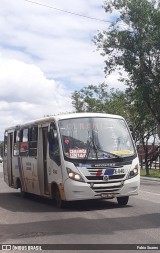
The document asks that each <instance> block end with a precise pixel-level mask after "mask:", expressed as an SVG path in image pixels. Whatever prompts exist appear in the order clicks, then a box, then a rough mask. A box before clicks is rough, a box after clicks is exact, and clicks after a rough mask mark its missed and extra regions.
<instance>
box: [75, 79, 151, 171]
mask: <svg viewBox="0 0 160 253" xmlns="http://www.w3.org/2000/svg"><path fill="white" fill-rule="evenodd" d="M72 104H73V106H74V108H75V110H76V112H104V113H111V114H117V115H121V116H123V117H124V118H125V119H126V121H127V122H128V123H129V124H130V125H132V126H133V129H134V133H135V142H136V144H138V146H139V147H141V146H142V147H143V153H144V159H145V168H146V175H149V166H148V165H149V164H148V159H149V156H150V153H149V152H150V150H149V149H148V141H149V139H150V137H151V136H153V135H154V134H155V132H156V121H155V119H154V118H153V117H152V115H151V113H150V110H149V109H148V107H147V106H146V104H145V103H144V101H143V99H142V95H141V94H140V93H138V92H137V91H133V90H132V89H127V90H126V91H125V92H124V91H119V90H114V89H110V90H109V88H108V86H107V84H104V83H102V84H100V85H97V86H96V85H89V86H88V87H84V88H82V89H81V90H80V91H75V92H74V93H73V94H72Z"/></svg>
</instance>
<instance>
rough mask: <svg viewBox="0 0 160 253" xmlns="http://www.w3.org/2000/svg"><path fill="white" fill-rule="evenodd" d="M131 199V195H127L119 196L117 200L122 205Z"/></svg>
mask: <svg viewBox="0 0 160 253" xmlns="http://www.w3.org/2000/svg"><path fill="white" fill-rule="evenodd" d="M128 200H129V196H125V197H118V198H117V202H118V204H119V205H120V206H126V205H127V203H128Z"/></svg>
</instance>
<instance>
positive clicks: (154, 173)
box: [141, 169, 160, 178]
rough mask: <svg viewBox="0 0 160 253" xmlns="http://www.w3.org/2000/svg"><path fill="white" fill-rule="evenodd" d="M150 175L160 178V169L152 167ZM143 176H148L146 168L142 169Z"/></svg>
mask: <svg viewBox="0 0 160 253" xmlns="http://www.w3.org/2000/svg"><path fill="white" fill-rule="evenodd" d="M149 172H150V177H154V178H160V170H159V169H150V171H149ZM141 176H146V170H145V169H141Z"/></svg>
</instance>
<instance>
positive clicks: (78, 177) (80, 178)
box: [66, 168, 84, 182]
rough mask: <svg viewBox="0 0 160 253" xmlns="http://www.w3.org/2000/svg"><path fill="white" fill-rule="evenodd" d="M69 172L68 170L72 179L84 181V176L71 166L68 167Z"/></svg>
mask: <svg viewBox="0 0 160 253" xmlns="http://www.w3.org/2000/svg"><path fill="white" fill-rule="evenodd" d="M66 169H67V172H68V176H69V178H70V179H72V180H75V181H80V182H84V180H83V178H82V177H81V175H80V174H78V173H77V172H74V171H72V170H71V169H69V168H66Z"/></svg>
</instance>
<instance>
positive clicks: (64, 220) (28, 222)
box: [0, 164, 160, 252]
mask: <svg viewBox="0 0 160 253" xmlns="http://www.w3.org/2000/svg"><path fill="white" fill-rule="evenodd" d="M0 243H1V244H7V243H14V244H17V243H18V244H43V243H45V244H62V243H63V244H94V243H97V244H137V245H141V244H158V243H160V181H159V182H158V181H145V180H141V187H140V192H139V195H138V196H135V197H130V200H129V203H128V205H127V206H126V207H119V206H118V204H117V202H116V200H111V201H85V202H74V203H71V204H69V205H68V206H67V207H66V209H64V210H61V209H57V208H55V207H54V206H53V205H52V203H51V202H50V201H49V200H45V199H42V198H39V197H35V196H28V197H27V198H26V199H23V198H21V197H20V194H19V191H18V190H14V189H11V188H9V187H8V186H7V185H6V184H5V183H4V181H3V174H2V165H1V164H0ZM5 252H7V251H5ZM8 252H10V251H8ZM50 252H51V251H50ZM54 252H72V251H54ZM73 252H78V251H73ZM83 252H85V251H84V250H83ZM90 252H91V251H90ZM92 252H93V251H92ZM95 252H103V251H102V250H101V251H95ZM104 252H106V251H104ZM108 252H114V251H108ZM120 252H122V251H120ZM131 252H132V251H131ZM143 252H144V251H143ZM147 252H148V251H147ZM152 252H153V251H152Z"/></svg>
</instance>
